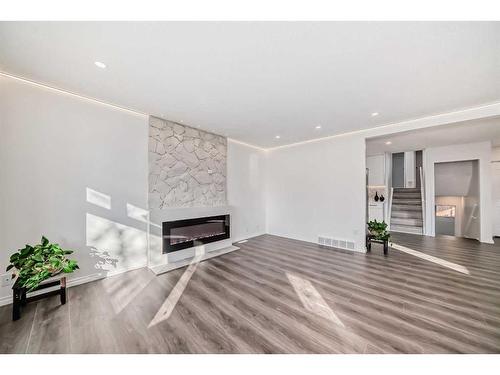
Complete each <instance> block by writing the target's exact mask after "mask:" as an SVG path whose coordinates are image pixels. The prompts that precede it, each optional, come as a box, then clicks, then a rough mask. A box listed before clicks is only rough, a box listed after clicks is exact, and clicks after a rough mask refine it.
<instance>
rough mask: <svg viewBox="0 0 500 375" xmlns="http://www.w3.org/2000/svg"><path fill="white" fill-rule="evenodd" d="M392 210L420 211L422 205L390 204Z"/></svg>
mask: <svg viewBox="0 0 500 375" xmlns="http://www.w3.org/2000/svg"><path fill="white" fill-rule="evenodd" d="M394 211H420V212H422V205H417V204H396V203H393V204H392V212H394Z"/></svg>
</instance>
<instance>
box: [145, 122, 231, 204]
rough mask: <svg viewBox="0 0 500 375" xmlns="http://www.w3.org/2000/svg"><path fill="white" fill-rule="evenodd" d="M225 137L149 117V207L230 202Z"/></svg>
mask: <svg viewBox="0 0 500 375" xmlns="http://www.w3.org/2000/svg"><path fill="white" fill-rule="evenodd" d="M226 153H227V140H226V138H224V137H221V136H219V135H215V134H212V133H208V132H204V131H201V130H198V129H194V128H190V127H188V126H184V125H181V124H178V123H175V122H171V121H166V120H162V119H159V118H156V117H150V119H149V208H150V209H162V208H171V207H194V206H220V205H225V204H226Z"/></svg>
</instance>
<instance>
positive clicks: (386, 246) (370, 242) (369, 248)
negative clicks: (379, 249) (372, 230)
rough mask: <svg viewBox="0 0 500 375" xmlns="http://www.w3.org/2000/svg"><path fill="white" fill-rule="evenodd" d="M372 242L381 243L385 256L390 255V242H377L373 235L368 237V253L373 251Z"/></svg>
mask: <svg viewBox="0 0 500 375" xmlns="http://www.w3.org/2000/svg"><path fill="white" fill-rule="evenodd" d="M372 242H375V243H380V244H382V245H384V255H387V254H388V253H389V240H377V239H376V238H375V236H374V235H373V234H367V235H366V251H367V252H370V251H371V250H372Z"/></svg>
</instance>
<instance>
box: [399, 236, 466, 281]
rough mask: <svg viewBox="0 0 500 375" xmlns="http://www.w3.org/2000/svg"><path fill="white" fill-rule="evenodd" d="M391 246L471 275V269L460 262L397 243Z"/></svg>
mask: <svg viewBox="0 0 500 375" xmlns="http://www.w3.org/2000/svg"><path fill="white" fill-rule="evenodd" d="M391 248H392V249H395V250H399V251H401V252H403V253H406V254H410V255H413V256H415V257H417V258H420V259H424V260H427V261H429V262H432V263H436V264H439V265H440V266H443V267H446V268H450V269H452V270H454V271H457V272H461V273H463V274H466V275H470V272H469V270H468V269H467V268H466V267H464V266H461V265H460V264H456V263H452V262H448V261H447V260H444V259H441V258H436V257H433V256H432V255H428V254H425V253H422V252H420V251H417V250H413V249H410V248H409V247H405V246H402V245H398V244H396V243H392V244H391Z"/></svg>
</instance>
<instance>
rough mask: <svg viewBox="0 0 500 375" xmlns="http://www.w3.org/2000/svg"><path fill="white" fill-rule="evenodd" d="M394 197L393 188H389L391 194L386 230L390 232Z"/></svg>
mask: <svg viewBox="0 0 500 375" xmlns="http://www.w3.org/2000/svg"><path fill="white" fill-rule="evenodd" d="M393 195H394V188H393V187H391V194H390V195H389V215H387V228H389V230H391V217H392V196H393Z"/></svg>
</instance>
